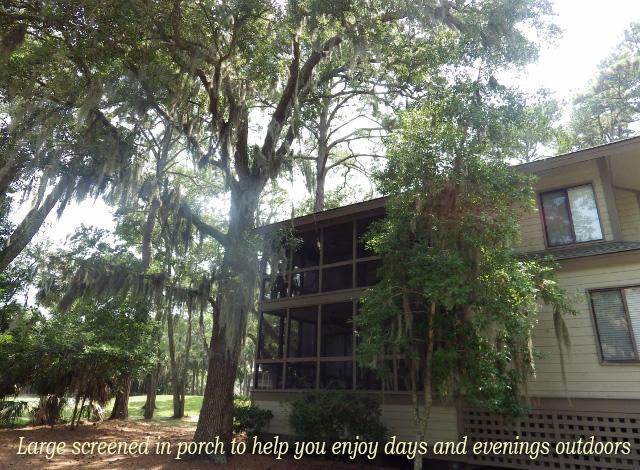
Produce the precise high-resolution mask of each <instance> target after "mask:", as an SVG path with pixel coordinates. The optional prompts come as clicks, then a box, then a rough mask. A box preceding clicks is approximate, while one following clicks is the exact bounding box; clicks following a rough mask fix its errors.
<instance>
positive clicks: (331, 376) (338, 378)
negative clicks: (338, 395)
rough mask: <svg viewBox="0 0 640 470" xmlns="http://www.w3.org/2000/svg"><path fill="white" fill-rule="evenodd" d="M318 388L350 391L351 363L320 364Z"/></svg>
mask: <svg viewBox="0 0 640 470" xmlns="http://www.w3.org/2000/svg"><path fill="white" fill-rule="evenodd" d="M320 388H329V389H334V390H351V389H352V388H353V362H352V361H338V362H333V361H332V362H321V363H320Z"/></svg>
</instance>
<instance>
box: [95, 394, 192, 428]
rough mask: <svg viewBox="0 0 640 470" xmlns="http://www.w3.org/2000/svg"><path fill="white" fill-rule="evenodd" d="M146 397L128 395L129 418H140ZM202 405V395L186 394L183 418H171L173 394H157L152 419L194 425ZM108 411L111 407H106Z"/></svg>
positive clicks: (174, 423)
mask: <svg viewBox="0 0 640 470" xmlns="http://www.w3.org/2000/svg"><path fill="white" fill-rule="evenodd" d="M146 399H147V396H146V395H136V396H132V397H129V418H130V419H142V407H143V406H144V402H145V400H146ZM201 407H202V396H200V395H187V396H186V397H185V402H184V414H185V416H184V418H182V419H173V418H172V417H171V416H173V395H158V397H157V398H156V411H155V413H154V414H153V421H159V422H167V423H170V424H171V425H172V426H175V425H182V424H184V425H194V424H196V423H197V422H198V416H199V415H200V408H201ZM107 409H109V412H110V411H111V409H110V408H109V407H108V408H107Z"/></svg>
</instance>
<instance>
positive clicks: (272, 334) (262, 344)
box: [258, 310, 286, 359]
mask: <svg viewBox="0 0 640 470" xmlns="http://www.w3.org/2000/svg"><path fill="white" fill-rule="evenodd" d="M285 315H286V313H285V311H284V310H278V311H277V312H264V313H263V314H262V321H261V322H260V340H259V347H258V358H260V359H280V358H281V357H282V343H283V333H284V317H285Z"/></svg>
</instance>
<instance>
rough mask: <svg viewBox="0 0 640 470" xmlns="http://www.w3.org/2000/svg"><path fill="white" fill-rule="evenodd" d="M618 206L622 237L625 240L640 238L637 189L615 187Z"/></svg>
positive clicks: (639, 211)
mask: <svg viewBox="0 0 640 470" xmlns="http://www.w3.org/2000/svg"><path fill="white" fill-rule="evenodd" d="M614 194H615V197H616V207H617V208H618V215H619V217H620V226H621V227H620V228H621V230H622V239H623V240H625V241H638V240H640V206H639V205H638V196H637V194H638V193H636V192H635V191H626V190H623V189H615V190H614Z"/></svg>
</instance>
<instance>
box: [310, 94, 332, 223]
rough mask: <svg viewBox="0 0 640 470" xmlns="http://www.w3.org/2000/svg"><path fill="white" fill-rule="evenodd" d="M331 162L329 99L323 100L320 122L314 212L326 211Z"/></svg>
mask: <svg viewBox="0 0 640 470" xmlns="http://www.w3.org/2000/svg"><path fill="white" fill-rule="evenodd" d="M328 160H329V99H328V98H325V99H323V100H322V110H321V112H320V121H319V122H318V156H317V158H316V188H315V194H314V199H313V211H314V212H320V211H322V210H324V186H325V183H326V176H327V161H328Z"/></svg>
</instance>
